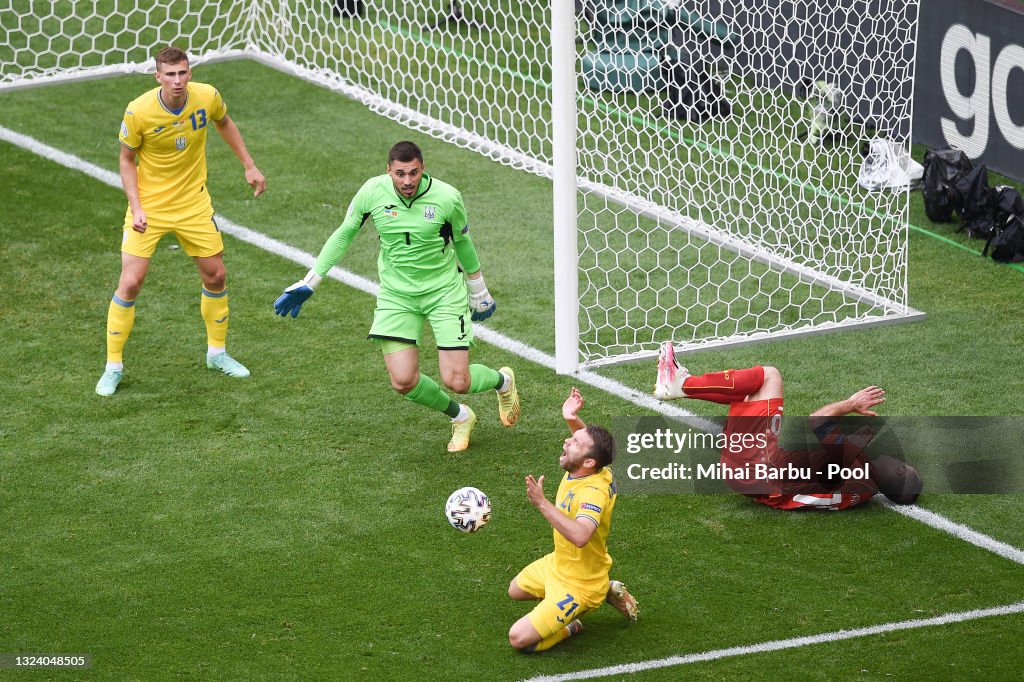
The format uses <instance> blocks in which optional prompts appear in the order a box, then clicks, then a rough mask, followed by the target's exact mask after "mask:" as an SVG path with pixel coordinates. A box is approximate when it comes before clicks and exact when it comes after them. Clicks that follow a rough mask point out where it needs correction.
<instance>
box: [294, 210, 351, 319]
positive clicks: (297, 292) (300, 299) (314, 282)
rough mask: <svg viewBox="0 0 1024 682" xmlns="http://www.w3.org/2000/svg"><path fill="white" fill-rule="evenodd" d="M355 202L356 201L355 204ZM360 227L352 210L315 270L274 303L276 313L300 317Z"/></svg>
mask: <svg viewBox="0 0 1024 682" xmlns="http://www.w3.org/2000/svg"><path fill="white" fill-rule="evenodd" d="M357 198H358V195H357ZM355 201H356V200H355V199H354V200H353V203H354V202H355ZM360 225H362V217H361V215H359V214H357V213H356V211H354V210H353V209H352V208H350V209H349V213H348V216H347V217H346V218H345V220H344V221H343V222H342V223H341V225H340V226H339V227H338V229H336V230H335V231H334V234H332V235H331V236H330V237H329V238H328V239H327V242H326V243H325V244H324V246H323V248H322V249H320V255H319V256H317V259H316V263H314V264H313V269H312V270H310V271H309V272H308V273H306V276H305V277H303V278H302V279H300V280H299V281H298V282H296V283H295V284H293V285H291V286H290V287H288V288H287V289H285V290H284V293H283V294H281V295H280V296H278V298H277V300H276V301H274V312H275V313H277V314H278V315H280V316H281V317H284V316H286V315H291V316H292V317H298V316H299V309H300V308H301V307H302V304H303V303H305V302H306V301H307V300H308V299H309V297H310V296H312V295H313V291H315V290H316V288H317V286H318V285H319V284H320V282H321V281H322V280H323V275H321V274H320V273H321V272H322V273H324V275H326V274H327V273H328V272H330V270H331V268H333V267H334V264H335V263H337V262H338V261H339V260H341V257H342V256H344V255H345V252H346V251H348V247H349V246H350V245H351V244H352V239H353V238H354V237H355V235H356V232H358V231H359V226H360Z"/></svg>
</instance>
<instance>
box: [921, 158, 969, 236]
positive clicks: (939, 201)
mask: <svg viewBox="0 0 1024 682" xmlns="http://www.w3.org/2000/svg"><path fill="white" fill-rule="evenodd" d="M923 165H924V175H923V176H922V178H921V183H922V187H921V191H922V193H923V194H924V212H925V213H927V214H928V219H929V220H931V221H932V222H933V223H949V222H952V221H953V211H954V210H955V209H956V208H957V206H958V205H959V203H960V200H959V197H958V195H957V194H956V190H955V189H954V188H953V183H954V182H955V181H956V180H957V178H959V177H960V176H961V175H963V174H964V173H967V172H968V171H970V170H971V169H972V168H973V164H972V163H971V160H970V159H969V158H967V154H965V153H963V152H962V151H960V150H959V149H952V148H946V149H934V150H932V149H929V150H928V151H927V152H926V153H925V155H924V164H923Z"/></svg>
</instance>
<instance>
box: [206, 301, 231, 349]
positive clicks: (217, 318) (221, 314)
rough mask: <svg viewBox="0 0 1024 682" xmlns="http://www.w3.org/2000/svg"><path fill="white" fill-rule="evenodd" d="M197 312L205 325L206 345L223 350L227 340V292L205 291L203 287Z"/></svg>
mask: <svg viewBox="0 0 1024 682" xmlns="http://www.w3.org/2000/svg"><path fill="white" fill-rule="evenodd" d="M199 310H200V312H201V313H202V315H203V321H204V322H205V323H206V343H207V344H208V345H209V346H213V347H215V348H224V347H225V346H226V345H227V340H228V290H227V289H225V290H224V291H207V290H206V288H205V287H204V288H203V295H202V297H201V300H200V303H199Z"/></svg>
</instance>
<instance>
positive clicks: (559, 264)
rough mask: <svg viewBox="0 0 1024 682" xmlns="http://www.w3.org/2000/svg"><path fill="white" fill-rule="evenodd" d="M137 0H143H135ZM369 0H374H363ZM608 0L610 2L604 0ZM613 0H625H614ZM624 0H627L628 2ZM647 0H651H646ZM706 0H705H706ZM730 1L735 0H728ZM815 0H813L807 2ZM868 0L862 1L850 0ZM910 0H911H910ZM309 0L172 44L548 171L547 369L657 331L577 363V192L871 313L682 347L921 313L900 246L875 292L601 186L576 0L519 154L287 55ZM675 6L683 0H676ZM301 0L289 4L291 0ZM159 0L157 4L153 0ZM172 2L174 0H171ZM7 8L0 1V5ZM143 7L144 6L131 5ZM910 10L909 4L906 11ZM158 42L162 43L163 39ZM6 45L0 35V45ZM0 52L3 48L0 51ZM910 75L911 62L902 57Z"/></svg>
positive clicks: (82, 72)
mask: <svg viewBox="0 0 1024 682" xmlns="http://www.w3.org/2000/svg"><path fill="white" fill-rule="evenodd" d="M138 1H139V2H141V0H138ZM370 1H371V2H372V0H370ZM610 1H615V0H610ZM619 1H620V2H621V1H623V0H619ZM626 1H627V2H628V0H626ZM655 1H656V0H655ZM704 1H706V0H704ZM737 1H739V0H737ZM806 1H807V2H814V0H806ZM856 1H857V2H865V1H866V0H856ZM908 1H909V3H910V4H911V5H913V6H914V7H915V8H916V2H917V1H918V0H908ZM309 2H313V0H249V1H248V2H247V3H245V4H243V3H234V7H231V3H227V4H228V7H229V8H230V9H229V10H227V11H230V12H231V13H233V15H234V19H233V20H231V21H230V22H229V24H227V26H228V28H227V30H225V31H223V32H221V33H219V34H218V35H216V36H212V35H211V36H208V37H206V38H205V39H204V40H202V41H201V42H199V43H197V42H196V40H195V36H189V35H186V36H176V37H172V38H171V40H172V41H173V42H175V44H181V45H182V46H184V47H186V49H188V50H189V52H190V54H192V55H193V57H194V59H195V61H196V63H201V62H213V61H220V60H226V59H237V58H248V59H254V60H257V61H259V62H262V63H264V64H267V65H269V66H271V67H273V68H276V69H279V70H281V71H284V72H287V73H290V74H293V75H295V76H297V77H299V78H303V79H305V80H307V81H311V82H313V83H317V84H320V85H322V86H325V87H328V88H330V89H332V90H335V91H338V92H340V93H342V94H344V95H345V96H347V97H350V98H352V99H355V100H357V101H359V102H361V103H363V104H365V105H366V106H367V107H369V108H370V109H371V110H373V111H374V112H376V113H379V114H381V115H384V116H387V117H389V118H391V119H394V120H396V121H398V122H400V123H402V124H404V125H406V126H408V127H410V128H414V129H416V130H419V131H423V132H426V133H428V134H430V135H432V136H434V137H437V138H439V139H442V140H445V141H448V142H451V143H453V144H457V145H459V146H463V147H466V148H469V149H472V150H474V151H476V152H478V153H480V154H482V155H485V156H487V157H489V158H492V159H494V160H497V161H499V162H501V163H503V164H506V165H510V166H512V167H515V168H518V169H522V170H526V171H529V172H531V173H534V174H537V175H540V176H543V177H547V178H550V179H551V180H552V182H553V196H554V203H553V206H552V224H553V226H554V228H553V239H554V246H553V248H554V282H555V284H554V323H553V327H554V336H555V358H556V371H558V372H559V373H562V374H568V373H573V372H576V371H578V370H580V369H581V368H584V367H596V366H601V365H606V364H610V363H614V362H621V361H625V360H633V359H641V358H648V357H652V356H653V355H654V354H656V352H657V351H656V348H657V341H661V340H668V339H651V340H648V341H646V342H645V343H644V344H642V346H643V347H640V348H636V349H633V350H631V351H628V352H617V353H614V354H609V355H604V356H602V355H595V354H593V353H589V354H588V355H587V357H586V358H584V359H583V361H582V362H581V340H580V318H581V304H580V266H579V262H580V252H579V246H580V239H581V233H580V231H579V229H578V225H577V219H578V216H579V211H580V209H579V207H578V202H579V201H580V197H581V196H590V197H599V198H600V200H601V201H604V202H608V203H611V204H615V205H617V206H621V207H624V208H625V209H628V211H629V212H630V213H631V214H632V215H634V216H636V219H637V220H640V219H643V220H648V221H652V222H653V223H655V224H656V225H658V226H659V229H668V230H678V231H679V232H680V233H685V234H686V235H687V239H690V238H692V239H696V240H701V241H702V242H705V243H707V244H711V245H714V246H715V248H718V249H721V250H725V251H729V252H732V253H735V254H738V255H739V256H741V257H742V258H744V259H746V260H749V261H751V262H756V263H760V264H762V265H764V266H766V268H767V269H769V270H770V271H772V272H776V273H783V274H785V275H786V276H788V277H791V278H793V279H795V280H797V281H799V282H801V283H805V284H807V285H812V286H815V287H820V288H822V289H823V290H824V291H827V292H833V293H838V294H841V295H842V296H843V297H845V298H846V299H848V300H852V301H857V302H860V303H863V304H865V305H867V306H870V307H871V308H872V309H873V310H874V312H873V313H872V314H869V315H863V316H860V317H856V318H853V319H837V320H825V321H817V322H815V321H813V320H812V321H811V323H808V324H798V325H788V326H786V325H783V326H780V327H778V328H773V329H767V330H755V331H751V332H742V333H737V334H732V335H731V336H727V337H716V336H711V337H708V338H691V339H673V340H674V341H676V342H677V346H678V348H679V351H680V352H687V351H693V350H697V349H704V348H722V347H727V346H732V345H737V344H748V343H754V342H760V341H767V340H774V339H780V338H786V337H794V336H805V335H811V334H819V333H823V332H827V331H833V330H836V329H850V328H863V327H870V326H877V325H884V324H891V323H895V322H906V321H913V320H919V319H922V318H923V317H924V316H925V314H924V313H923V312H921V311H919V310H915V309H914V308H912V307H910V306H909V304H908V293H907V275H906V254H905V253H904V254H903V255H902V261H901V263H902V268H903V270H902V272H898V273H896V274H895V277H897V278H898V279H899V282H898V286H897V287H895V288H894V289H891V290H890V291H889V292H888V294H887V295H880V294H879V293H878V292H877V291H874V290H872V289H871V288H869V287H865V286H862V285H861V284H859V283H857V282H851V281H847V280H846V279H844V278H842V277H837V276H835V275H834V274H831V273H829V272H825V271H822V270H820V269H817V268H815V267H812V266H809V265H808V264H806V263H805V262H801V261H800V260H797V259H794V258H791V257H789V256H787V255H786V254H785V253H780V252H779V251H777V250H774V249H772V248H769V247H766V246H765V245H764V244H759V243H756V242H753V243H752V242H748V241H745V240H744V239H743V238H741V237H738V236H737V235H735V234H733V233H730V232H729V231H727V230H723V229H721V228H720V227H718V226H715V225H711V224H708V223H706V222H703V221H702V220H700V219H696V218H693V217H690V216H687V215H685V214H683V213H681V212H680V211H679V210H677V209H676V208H673V207H671V206H665V205H661V204H659V203H658V202H657V201H654V200H652V199H650V198H649V197H647V196H645V195H644V192H643V191H642V190H640V189H638V188H631V187H628V186H627V187H622V186H610V185H609V184H606V183H604V182H602V181H601V180H599V179H593V178H591V177H589V176H588V175H587V174H586V173H584V172H582V171H581V169H580V168H579V167H578V153H577V152H578V147H577V144H578V138H579V132H580V131H579V120H580V119H579V114H578V108H577V104H578V102H579V101H580V98H581V96H582V94H581V92H580V89H579V83H580V82H581V80H582V74H581V59H580V55H579V52H578V49H577V41H578V40H579V36H580V35H581V33H582V32H583V29H582V27H581V23H580V18H579V16H578V15H577V11H576V9H577V8H576V7H575V6H574V4H573V3H572V2H569V0H552V2H551V5H550V35H549V37H550V45H548V46H547V47H548V48H549V49H550V68H551V71H550V73H551V102H550V104H551V119H550V121H548V123H549V124H550V134H551V139H550V149H551V155H550V159H546V158H541V157H539V156H538V155H535V154H530V153H527V152H524V151H523V150H522V149H518V148H515V147H514V146H512V145H509V144H504V143H502V142H500V141H496V140H494V139H490V138H488V137H487V136H485V135H482V134H479V133H477V132H474V131H473V130H471V129H468V128H466V127H463V126H460V125H458V124H457V123H453V122H451V121H446V120H442V119H441V118H438V117H437V116H432V115H430V114H429V113H424V112H423V111H418V110H416V109H413V108H410V107H409V106H406V105H403V104H401V103H400V102H396V101H393V100H391V99H389V98H388V97H386V96H384V95H381V94H380V93H378V92H375V91H374V90H372V89H370V88H367V87H364V86H363V85H360V84H358V83H355V82H351V81H349V80H347V79H346V78H345V77H344V76H343V74H341V73H339V72H337V71H335V70H332V69H331V68H329V66H323V65H315V64H309V63H301V61H299V60H292V59H288V58H287V57H286V56H285V55H286V54H287V52H288V48H289V45H290V43H289V41H290V40H292V38H293V34H294V33H295V29H294V25H295V21H296V12H297V11H300V10H302V9H310V8H312V7H317V8H319V9H320V10H324V9H325V8H326V9H328V10H329V8H330V3H329V2H328V0H324V2H321V3H320V4H316V3H315V2H313V4H312V5H310V7H307V6H306V5H305V4H303V3H309ZM674 2H675V3H676V5H678V6H682V4H683V2H682V0H674ZM296 3H297V4H298V8H299V9H298V10H297V9H296V7H295V5H296ZM156 4H160V3H156ZM170 4H173V3H170ZM4 11H7V12H13V10H4V9H2V8H0V12H4ZM138 11H140V12H141V11H148V10H141V9H140V10H138ZM915 16H916V13H915ZM164 41H165V42H170V41H168V40H167V39H166V38H164ZM3 47H4V45H3V44H2V43H0V50H2V48H3ZM150 49H151V48H150V46H148V45H139V46H137V49H135V50H134V51H131V53H132V54H138V58H137V59H135V60H132V59H127V58H125V56H126V55H127V54H128V52H125V53H124V54H123V55H122V54H120V53H119V52H118V51H113V50H112V51H111V54H110V55H109V57H108V56H107V55H103V59H102V62H103V63H100V64H98V65H89V66H76V65H71V66H63V67H60V68H41V69H36V70H35V71H33V70H32V69H27V70H25V71H24V72H16V68H15V65H13V64H8V63H6V62H4V61H2V60H0V93H2V92H3V91H4V90H9V89H15V88H21V87H29V86H35V85H42V84H48V83H60V82H67V81H72V80H80V79H88V78H99V77H106V76H111V75H120V74H128V73H147V72H150V71H151V70H152V55H151V54H148V52H149V51H150ZM0 54H3V53H2V51H0ZM911 73H912V67H911ZM906 125H907V130H906V131H905V137H904V138H903V139H904V140H905V141H906V140H909V139H910V131H909V121H907V123H906ZM878 220H880V221H882V222H884V223H886V225H885V227H886V229H891V230H893V232H894V233H902V236H901V237H900V239H902V240H903V243H904V249H905V242H906V238H907V237H906V235H907V233H908V232H909V228H908V225H907V210H906V207H905V206H904V208H903V210H902V212H901V213H899V214H896V215H887V216H879V217H878Z"/></svg>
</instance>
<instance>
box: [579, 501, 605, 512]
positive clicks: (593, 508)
mask: <svg viewBox="0 0 1024 682" xmlns="http://www.w3.org/2000/svg"><path fill="white" fill-rule="evenodd" d="M580 509H586V510H587V511H592V512H595V513H597V514H600V513H601V508H600V507H598V506H597V505H596V504H591V503H590V502H584V503H583V504H581V505H580Z"/></svg>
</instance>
